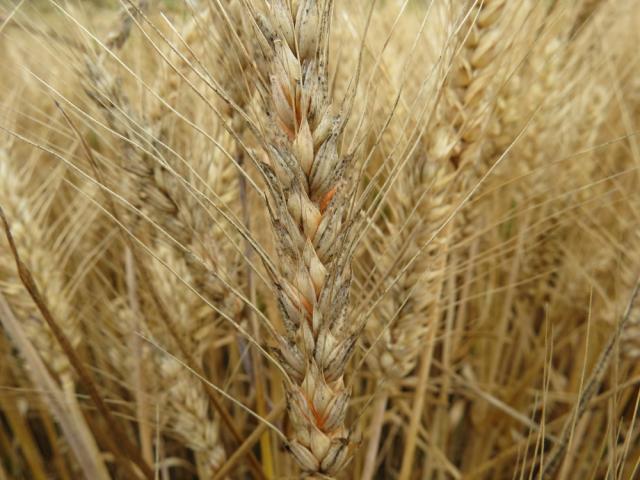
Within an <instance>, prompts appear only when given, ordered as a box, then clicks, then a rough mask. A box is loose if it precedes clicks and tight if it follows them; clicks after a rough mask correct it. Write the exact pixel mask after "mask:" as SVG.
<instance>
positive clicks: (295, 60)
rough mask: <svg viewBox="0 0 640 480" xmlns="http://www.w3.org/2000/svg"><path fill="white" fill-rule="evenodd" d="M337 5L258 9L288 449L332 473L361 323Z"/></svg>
mask: <svg viewBox="0 0 640 480" xmlns="http://www.w3.org/2000/svg"><path fill="white" fill-rule="evenodd" d="M331 13H332V2H317V1H314V0H303V1H299V2H286V1H283V0H278V1H274V2H272V3H271V6H270V8H269V9H268V10H267V11H266V15H262V14H260V13H257V12H254V15H255V18H256V24H257V25H259V28H258V30H257V33H258V35H259V37H260V42H261V46H262V51H263V53H264V59H265V62H264V64H265V66H266V68H268V78H269V84H268V85H262V86H260V85H258V87H259V88H260V87H262V88H263V90H264V91H263V92H261V93H263V95H261V98H262V99H263V108H264V111H265V112H266V115H267V117H268V119H267V120H268V121H266V122H264V125H265V126H264V128H263V132H262V133H263V135H264V142H263V144H264V147H265V157H266V159H267V161H266V162H263V163H261V165H260V167H261V172H262V174H263V177H264V180H265V182H266V184H267V188H268V191H269V194H270V195H269V214H270V217H271V222H272V230H273V233H274V236H275V240H276V246H277V271H275V272H273V273H272V277H273V284H274V291H275V293H276V295H277V299H278V304H279V307H280V311H281V314H282V320H283V324H284V330H285V331H284V333H283V334H280V333H278V334H277V337H278V338H277V341H278V346H277V348H276V349H275V350H276V355H277V357H278V358H279V359H280V361H281V362H282V364H283V367H284V369H285V371H286V372H287V378H286V380H285V389H286V394H287V411H288V414H289V418H290V420H291V423H292V431H291V432H290V434H289V435H288V448H289V449H290V451H291V452H292V454H293V456H294V457H295V459H296V460H297V462H298V464H299V465H300V467H301V469H302V470H303V472H304V473H305V475H311V476H324V477H325V478H326V477H333V476H335V475H336V474H338V473H339V472H340V471H341V470H342V469H343V467H344V466H345V465H346V463H347V462H348V460H349V457H350V451H351V449H352V446H353V442H352V440H351V435H350V432H349V430H348V428H347V427H346V426H345V423H344V422H345V415H346V412H347V406H348V401H349V397H350V394H349V391H348V389H347V388H346V387H345V383H344V378H343V376H344V370H345V365H346V363H347V361H348V360H349V358H350V356H351V353H352V351H353V349H354V345H355V342H356V340H357V338H358V336H359V333H360V331H361V326H360V325H358V324H357V322H356V324H349V323H347V322H346V321H345V320H346V318H347V306H348V302H349V288H350V284H351V266H350V263H351V257H352V254H351V253H350V243H351V240H352V233H353V231H354V228H353V227H352V222H350V221H349V218H348V209H349V201H350V198H351V196H352V195H353V188H352V187H353V185H352V184H351V183H350V182H349V177H348V174H347V173H348V171H349V170H348V169H349V166H350V161H351V159H352V156H351V155H345V154H341V153H340V151H339V150H340V140H341V136H342V134H343V130H344V126H345V123H346V120H347V119H346V115H344V114H341V113H337V112H336V111H335V110H334V109H333V108H332V106H331V98H330V97H331V93H330V90H329V86H328V83H329V82H328V73H327V70H328V66H327V60H328V36H329V26H330V17H331Z"/></svg>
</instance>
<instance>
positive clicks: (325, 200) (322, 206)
mask: <svg viewBox="0 0 640 480" xmlns="http://www.w3.org/2000/svg"><path fill="white" fill-rule="evenodd" d="M337 190H338V187H333V188H332V189H331V190H329V191H328V192H327V193H326V195H325V196H324V197H322V200H320V213H324V211H325V210H326V209H327V207H328V206H329V203H331V200H332V199H333V197H334V195H335V194H336V191H337Z"/></svg>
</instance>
